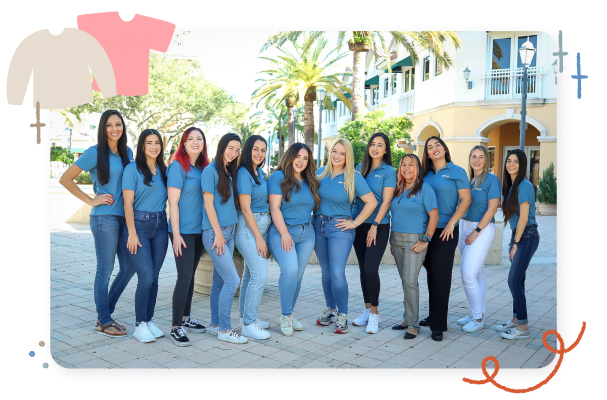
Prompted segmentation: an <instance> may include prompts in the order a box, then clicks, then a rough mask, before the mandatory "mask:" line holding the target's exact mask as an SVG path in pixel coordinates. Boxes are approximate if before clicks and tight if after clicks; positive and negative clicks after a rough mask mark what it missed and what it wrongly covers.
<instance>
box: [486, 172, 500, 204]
mask: <svg viewBox="0 0 607 400" xmlns="http://www.w3.org/2000/svg"><path fill="white" fill-rule="evenodd" d="M489 177H490V178H491V179H489V182H488V183H489V187H488V188H487V198H488V199H489V200H491V199H499V198H501V197H502V194H501V191H500V189H501V188H500V180H499V179H498V178H497V176H496V177H495V178H494V175H492V176H489Z"/></svg>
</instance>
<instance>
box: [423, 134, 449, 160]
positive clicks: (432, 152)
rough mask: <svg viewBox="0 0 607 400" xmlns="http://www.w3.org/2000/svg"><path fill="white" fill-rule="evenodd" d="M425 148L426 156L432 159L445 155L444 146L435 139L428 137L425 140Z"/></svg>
mask: <svg viewBox="0 0 607 400" xmlns="http://www.w3.org/2000/svg"><path fill="white" fill-rule="evenodd" d="M426 149H427V150H428V156H429V157H430V159H431V160H432V161H434V160H440V159H442V158H444V157H445V154H446V151H445V147H444V146H443V145H442V144H441V143H440V142H439V141H438V140H436V139H430V140H428V142H426Z"/></svg>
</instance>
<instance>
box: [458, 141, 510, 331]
mask: <svg viewBox="0 0 607 400" xmlns="http://www.w3.org/2000/svg"><path fill="white" fill-rule="evenodd" d="M469 160H470V163H469V164H470V166H469V171H470V178H471V179H470V191H471V192H472V204H470V207H468V212H467V213H466V215H465V216H464V218H463V219H462V220H461V221H460V224H459V244H458V246H457V248H458V251H459V254H460V256H461V258H462V264H461V273H462V285H463V286H464V291H465V292H466V297H467V298H468V302H469V303H470V308H471V314H470V315H466V316H465V317H464V318H462V319H460V320H458V321H457V323H458V324H460V325H463V328H462V330H463V331H464V332H476V331H478V330H480V329H483V328H484V327H485V297H486V295H487V279H486V278H485V258H486V257H487V254H488V253H489V249H490V248H491V245H492V244H493V240H494V239H495V224H494V222H495V218H494V216H495V213H496V211H497V206H498V205H499V202H500V197H501V195H500V180H499V178H498V177H497V176H495V175H493V174H492V173H490V172H489V165H490V163H491V159H490V158H489V152H488V151H487V148H486V147H485V146H474V147H473V148H472V150H470V157H469Z"/></svg>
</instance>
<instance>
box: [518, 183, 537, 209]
mask: <svg viewBox="0 0 607 400" xmlns="http://www.w3.org/2000/svg"><path fill="white" fill-rule="evenodd" d="M534 199H535V191H534V190H533V185H532V184H530V183H527V182H525V181H523V182H521V184H520V185H519V187H518V204H519V206H520V205H521V204H523V203H524V202H526V201H527V202H529V204H531V200H534Z"/></svg>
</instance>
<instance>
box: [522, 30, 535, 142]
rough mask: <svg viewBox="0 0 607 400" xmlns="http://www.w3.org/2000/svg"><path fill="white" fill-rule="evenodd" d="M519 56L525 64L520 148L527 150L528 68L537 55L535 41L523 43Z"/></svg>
mask: <svg viewBox="0 0 607 400" xmlns="http://www.w3.org/2000/svg"><path fill="white" fill-rule="evenodd" d="M518 53H519V56H520V57H521V64H523V90H522V98H523V105H522V107H521V137H520V143H519V148H520V149H521V150H523V151H524V150H525V125H526V122H525V120H526V119H527V68H528V67H529V65H531V61H532V60H533V56H534V55H535V48H534V47H533V43H531V42H530V41H529V38H527V41H526V42H525V43H523V45H522V46H521V48H520V49H519V50H518Z"/></svg>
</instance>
